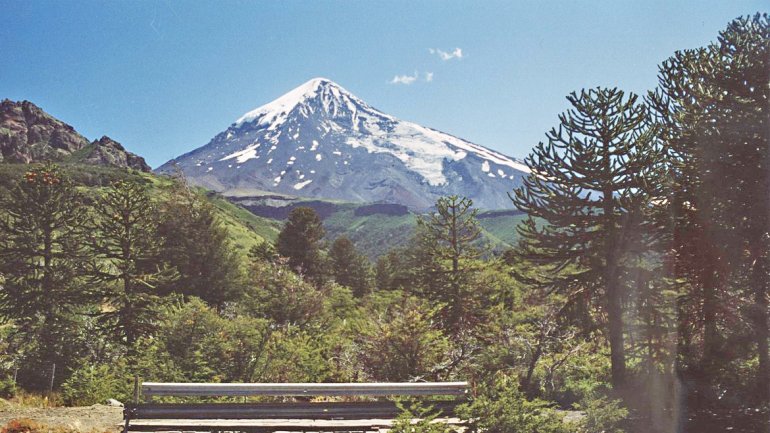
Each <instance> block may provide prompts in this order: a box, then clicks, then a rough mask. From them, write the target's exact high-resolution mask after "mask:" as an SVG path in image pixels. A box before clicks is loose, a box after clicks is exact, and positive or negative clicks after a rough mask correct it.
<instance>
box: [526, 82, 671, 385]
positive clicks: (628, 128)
mask: <svg viewBox="0 0 770 433" xmlns="http://www.w3.org/2000/svg"><path fill="white" fill-rule="evenodd" d="M567 99H568V101H569V102H570V104H571V105H572V108H571V109H570V110H568V111H567V112H566V113H563V114H561V115H560V116H559V120H560V121H561V123H560V125H559V126H558V128H553V129H551V131H550V132H549V133H548V134H547V138H548V141H547V142H546V143H543V142H541V143H539V144H538V145H537V146H536V147H535V149H534V151H533V153H532V154H531V155H530V156H529V157H527V160H526V161H527V165H528V166H529V167H530V168H531V170H532V172H531V174H530V175H529V176H528V177H527V178H526V179H525V181H524V186H523V187H521V188H519V189H517V190H516V191H515V195H514V196H513V197H512V200H513V202H514V204H515V205H516V207H517V208H518V209H520V210H522V211H524V212H527V214H528V215H529V216H528V220H527V221H526V223H525V224H522V225H520V226H519V228H518V231H519V233H520V235H521V237H522V246H523V250H522V251H523V252H522V254H523V258H524V259H525V260H527V261H530V262H531V263H533V264H534V265H537V266H545V267H546V268H547V269H548V271H549V272H547V273H543V274H541V277H542V278H541V280H540V281H539V283H540V284H541V285H542V286H544V287H545V288H546V289H547V290H551V291H557V292H560V293H562V294H564V295H566V296H567V297H569V298H571V299H573V300H579V299H581V298H584V296H591V297H592V298H593V299H596V300H598V304H599V306H600V307H601V310H602V311H604V312H606V316H607V322H608V323H607V331H608V335H609V342H610V351H611V363H612V383H613V385H614V386H615V387H622V386H623V385H624V382H625V376H626V354H625V347H624V319H623V304H622V303H623V299H624V295H625V293H624V282H623V281H622V275H623V272H624V267H625V262H624V258H625V257H626V256H627V254H628V252H629V251H628V247H629V244H630V243H631V241H632V240H634V238H636V237H637V236H638V235H639V233H640V230H639V228H638V227H636V226H635V221H636V220H638V218H639V211H638V210H639V209H640V208H641V204H642V203H643V202H644V200H645V198H646V195H647V191H648V188H649V185H648V183H647V179H646V177H647V176H648V175H649V172H650V170H651V169H652V168H653V167H654V166H655V164H656V163H657V160H658V159H660V153H659V152H658V151H657V149H656V146H655V140H654V138H655V135H654V128H651V127H649V121H648V120H649V116H648V111H647V109H646V107H645V106H644V105H642V104H640V103H639V102H638V101H637V99H638V97H637V96H636V95H634V94H630V95H628V96H626V95H625V93H624V92H622V91H620V90H618V89H604V88H598V89H592V90H587V91H586V90H583V91H581V92H580V93H579V94H577V93H572V94H571V95H570V96H568V97H567Z"/></svg>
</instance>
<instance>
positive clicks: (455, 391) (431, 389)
mask: <svg viewBox="0 0 770 433" xmlns="http://www.w3.org/2000/svg"><path fill="white" fill-rule="evenodd" d="M467 391H468V382H390V383H157V382H144V383H142V395H143V396H144V397H145V399H147V400H148V401H149V400H151V399H152V397H155V396H177V397H191V396H198V397H228V396H229V397H232V396H244V397H245V396H275V397H300V396H307V397H316V396H372V397H374V396H390V395H392V396H396V395H398V396H418V395H464V394H466V393H467Z"/></svg>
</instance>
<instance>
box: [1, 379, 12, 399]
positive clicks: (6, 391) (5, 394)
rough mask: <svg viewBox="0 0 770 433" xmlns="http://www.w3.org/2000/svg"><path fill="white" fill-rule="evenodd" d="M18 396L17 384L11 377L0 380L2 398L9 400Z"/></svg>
mask: <svg viewBox="0 0 770 433" xmlns="http://www.w3.org/2000/svg"><path fill="white" fill-rule="evenodd" d="M15 396H16V382H14V380H13V379H11V378H10V377H7V378H5V379H2V380H0V397H2V398H5V399H9V398H13V397H15Z"/></svg>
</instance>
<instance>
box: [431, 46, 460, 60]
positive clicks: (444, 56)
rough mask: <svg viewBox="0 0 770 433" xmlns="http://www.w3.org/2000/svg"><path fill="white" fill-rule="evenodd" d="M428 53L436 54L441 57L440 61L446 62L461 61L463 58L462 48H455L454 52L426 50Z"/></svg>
mask: <svg viewBox="0 0 770 433" xmlns="http://www.w3.org/2000/svg"><path fill="white" fill-rule="evenodd" d="M428 51H429V52H430V53H431V54H437V55H438V56H439V57H441V60H443V61H447V60H452V59H458V60H459V59H462V58H463V49H462V48H459V47H458V48H455V49H454V50H452V51H450V52H447V51H444V50H440V49H438V48H428Z"/></svg>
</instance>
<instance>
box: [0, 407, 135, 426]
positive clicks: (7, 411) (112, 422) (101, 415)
mask: <svg viewBox="0 0 770 433" xmlns="http://www.w3.org/2000/svg"><path fill="white" fill-rule="evenodd" d="M20 418H28V419H31V420H33V421H37V422H39V423H42V424H46V425H48V426H51V427H65V428H68V429H73V430H77V431H80V432H93V431H96V432H105V431H107V432H117V431H119V430H120V428H119V426H120V423H121V421H122V420H123V408H122V407H112V406H106V405H102V404H95V405H93V406H85V407H48V408H41V407H24V406H20V405H18V404H15V403H13V402H8V401H4V400H0V426H3V425H5V424H7V423H8V422H9V421H11V420H13V419H20Z"/></svg>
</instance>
